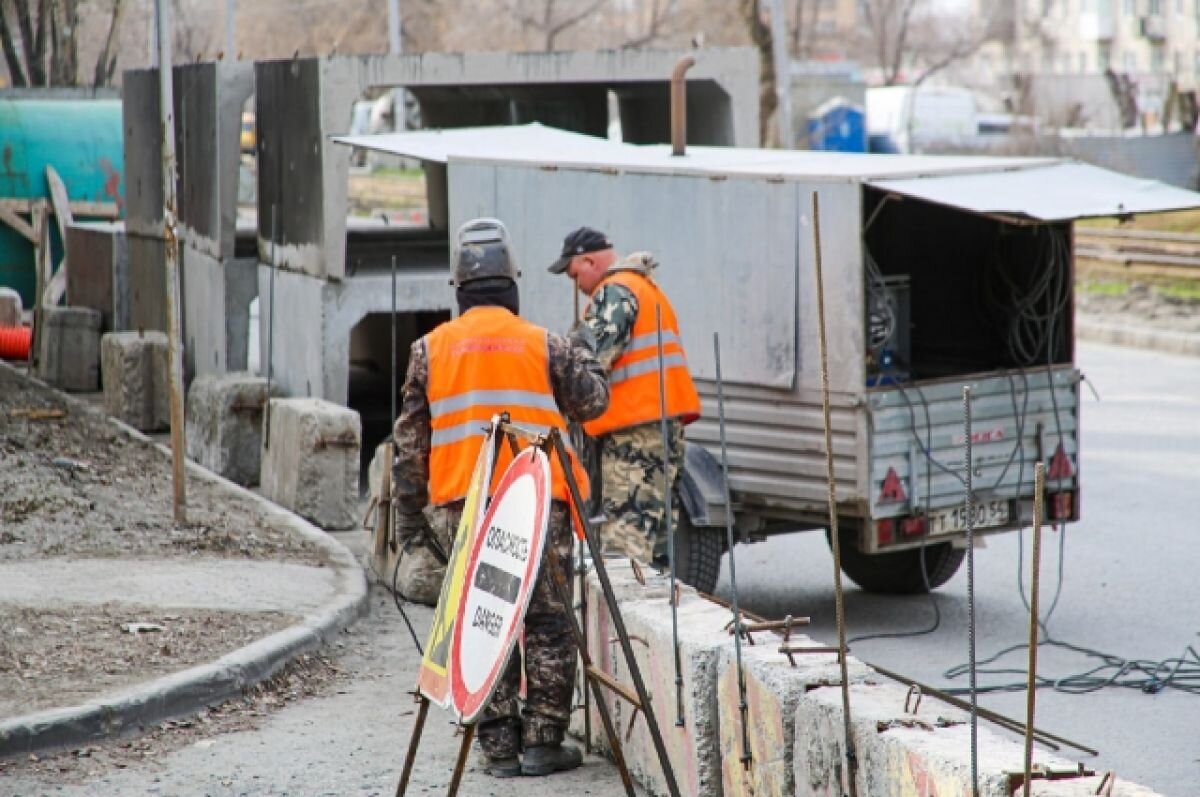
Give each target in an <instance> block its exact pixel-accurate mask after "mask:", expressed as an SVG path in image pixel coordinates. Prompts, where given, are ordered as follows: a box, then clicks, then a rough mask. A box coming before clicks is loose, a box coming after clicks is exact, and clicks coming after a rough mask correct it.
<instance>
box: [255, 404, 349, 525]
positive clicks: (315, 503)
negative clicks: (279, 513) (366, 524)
mask: <svg viewBox="0 0 1200 797" xmlns="http://www.w3.org/2000/svg"><path fill="white" fill-rule="evenodd" d="M269 412H270V418H269V431H268V432H266V433H265V434H264V435H263V448H262V453H261V459H262V492H263V495H265V496H266V497H267V498H269V499H271V500H272V501H274V502H275V503H277V504H280V505H281V506H284V507H287V508H288V509H290V510H292V511H293V512H295V513H296V514H298V515H300V516H301V517H304V518H306V519H308V520H311V521H312V522H313V523H316V524H317V525H318V526H321V527H322V528H326V529H349V528H352V527H353V526H354V525H355V524H356V523H357V521H358V518H357V517H356V509H355V503H356V498H357V496H358V451H359V446H360V445H361V441H362V423H361V421H360V420H359V417H358V413H357V412H354V411H353V410H349V409H346V408H345V407H343V406H341V405H338V404H333V403H331V402H328V401H324V400H322V399H309V398H304V399H275V398H273V399H271V400H270V409H269Z"/></svg>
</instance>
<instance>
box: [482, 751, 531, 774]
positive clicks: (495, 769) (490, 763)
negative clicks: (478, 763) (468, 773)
mask: <svg viewBox="0 0 1200 797" xmlns="http://www.w3.org/2000/svg"><path fill="white" fill-rule="evenodd" d="M483 771H484V772H486V773H487V774H489V775H491V776H492V777H493V778H515V777H519V776H520V775H521V773H522V771H523V768H522V767H521V759H519V758H517V757H516V756H515V755H514V756H509V757H507V758H492V757H491V756H487V765H486V766H484V768H483Z"/></svg>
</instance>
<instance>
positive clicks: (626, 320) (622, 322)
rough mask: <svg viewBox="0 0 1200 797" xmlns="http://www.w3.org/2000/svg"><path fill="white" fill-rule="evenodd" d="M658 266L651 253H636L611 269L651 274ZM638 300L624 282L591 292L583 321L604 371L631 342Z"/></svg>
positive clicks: (607, 285) (618, 262) (610, 368)
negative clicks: (588, 330) (589, 332)
mask: <svg viewBox="0 0 1200 797" xmlns="http://www.w3.org/2000/svg"><path fill="white" fill-rule="evenodd" d="M657 265H658V263H656V262H655V260H654V256H653V255H651V254H650V253H649V252H634V253H633V254H631V255H629V256H627V257H624V258H622V259H621V260H619V261H617V262H616V263H614V264H613V266H612V268H610V269H609V270H610V271H635V272H637V273H638V274H642V275H645V276H649V275H650V272H651V271H652V270H653V269H654V268H655V267H656V266H657ZM637 314H638V301H637V297H636V296H634V295H633V291H631V290H629V289H628V288H626V287H625V286H624V285H618V284H616V283H611V282H610V283H606V284H604V285H601V286H600V288H599V289H597V291H596V292H595V293H594V294H592V302H591V304H590V305H588V310H587V314H586V315H585V316H584V318H583V323H584V324H585V325H586V326H587V327H588V328H589V329H591V331H592V336H593V337H595V338H596V359H597V360H599V361H600V364H601V365H603V366H604V370H605V371H612V364H613V362H615V361H616V359H617V358H618V357H620V356H621V354H622V352H624V351H625V348H626V347H627V346H628V345H629V341H630V340H631V339H632V338H633V322H634V321H635V320H637Z"/></svg>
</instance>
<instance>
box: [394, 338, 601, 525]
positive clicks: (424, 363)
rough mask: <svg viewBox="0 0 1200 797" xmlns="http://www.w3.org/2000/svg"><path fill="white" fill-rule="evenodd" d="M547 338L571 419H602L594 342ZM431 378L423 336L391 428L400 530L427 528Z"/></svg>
mask: <svg viewBox="0 0 1200 797" xmlns="http://www.w3.org/2000/svg"><path fill="white" fill-rule="evenodd" d="M546 339H547V348H548V354H549V359H550V384H551V387H552V388H553V390H554V398H555V401H556V402H557V403H558V406H559V409H560V410H561V411H562V414H563V415H564V416H565V417H566V418H567V419H569V420H572V421H589V420H591V419H592V418H598V417H600V415H602V414H603V413H604V411H605V410H606V409H608V377H607V375H606V374H605V371H604V369H603V368H602V367H601V366H600V364H599V363H598V362H596V356H595V355H594V354H593V348H592V345H591V341H587V340H586V339H584V337H583V336H574V335H573V336H572V337H571V338H565V337H563V336H562V335H557V334H555V333H553V332H548V333H547V335H546ZM428 382H429V356H428V353H427V351H426V348H425V339H424V338H421V339H420V340H418V341H417V342H415V343H414V344H413V345H412V349H411V351H410V352H409V357H408V374H407V375H406V376H405V379H404V388H403V390H402V392H401V398H400V414H399V417H397V419H396V426H395V429H393V431H392V435H393V439H394V440H395V444H396V461H395V465H394V467H393V469H392V496H393V498H394V499H395V501H396V503H397V507H396V509H397V514H398V516H399V518H398V525H399V526H400V527H401V528H405V527H420V528H424V521H423V519H422V516H421V513H422V510H423V509H424V508H425V505H426V504H427V503H428V502H429V437H430V412H429V396H428V394H427V393H426V388H427V385H428Z"/></svg>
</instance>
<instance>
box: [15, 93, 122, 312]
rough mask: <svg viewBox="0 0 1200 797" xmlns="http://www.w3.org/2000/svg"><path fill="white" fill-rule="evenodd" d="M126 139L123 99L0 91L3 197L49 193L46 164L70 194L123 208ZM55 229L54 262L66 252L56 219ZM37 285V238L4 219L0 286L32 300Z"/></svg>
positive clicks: (76, 198) (24, 197) (27, 197)
mask: <svg viewBox="0 0 1200 797" xmlns="http://www.w3.org/2000/svg"><path fill="white" fill-rule="evenodd" d="M123 146H124V145H123V143H122V131H121V102H120V100H107V99H104V100H87V99H24V98H21V99H9V98H4V97H2V96H0V200H11V199H16V200H37V199H48V198H49V197H50V191H49V188H48V187H47V185H46V166H48V165H49V166H53V167H54V169H55V171H57V172H58V174H59V176H60V177H62V180H63V182H64V183H65V184H66V187H67V196H68V198H69V199H70V201H71V202H105V203H115V204H116V205H117V207H118V210H119V211H123V209H124V197H125V185H124V174H125V158H124V148H123ZM76 215H77V217H78V218H86V216H84V214H76ZM121 215H123V213H121ZM26 218H27V219H28V216H26ZM51 237H52V246H53V248H54V253H55V255H54V262H55V263H57V262H59V260H60V259H61V252H62V242H61V241H60V240H59V237H58V230H57V225H54V226H53V227H52V233H51ZM35 285H36V276H35V272H34V256H33V246H32V244H30V243H29V241H27V240H26V239H25V238H23V237H22V236H21V235H19V234H18V233H17V232H16V231H15V230H13V229H12V228H10V227H8V226H7V225H4V224H0V286H7V287H11V288H15V289H16V290H17V291H19V292H20V294H21V300H22V302H24V304H25V306H26V307H32V306H33V303H34V296H33V294H34V290H35Z"/></svg>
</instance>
